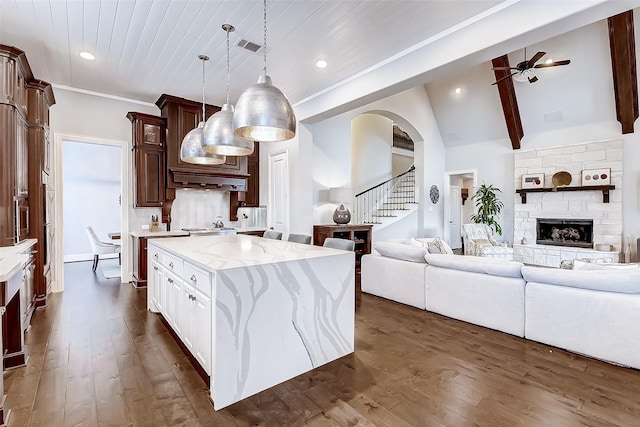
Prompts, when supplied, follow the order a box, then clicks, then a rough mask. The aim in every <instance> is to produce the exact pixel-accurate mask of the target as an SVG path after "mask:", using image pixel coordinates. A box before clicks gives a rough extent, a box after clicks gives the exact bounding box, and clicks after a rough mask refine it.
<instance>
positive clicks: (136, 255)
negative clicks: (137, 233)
mask: <svg viewBox="0 0 640 427" xmlns="http://www.w3.org/2000/svg"><path fill="white" fill-rule="evenodd" d="M148 240H149V239H147V238H146V237H134V238H133V283H134V284H135V286H136V287H145V286H147V242H148Z"/></svg>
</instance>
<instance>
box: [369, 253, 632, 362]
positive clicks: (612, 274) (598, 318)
mask: <svg viewBox="0 0 640 427" xmlns="http://www.w3.org/2000/svg"><path fill="white" fill-rule="evenodd" d="M379 245H383V246H384V245H386V246H393V245H395V246H397V245H398V243H393V244H387V243H380V244H377V245H374V249H376V250H374V251H373V253H372V254H370V255H365V256H363V257H362V276H361V288H362V291H363V292H366V293H370V294H373V295H377V296H380V297H383V298H387V299H390V300H393V301H397V302H401V303H403V304H407V305H411V306H413V307H417V308H420V309H426V310H427V311H432V312H435V313H439V314H442V315H445V316H448V317H452V318H455V319H459V320H463V321H466V322H469V323H473V324H477V325H480V326H484V327H487V328H491V329H495V330H499V331H502V332H506V333H509V334H513V335H516V336H519V337H524V338H527V339H531V340H534V341H538V342H541V343H544V344H549V345H552V346H556V347H560V348H564V349H566V350H569V351H573V352H576V353H580V354H584V355H587V356H591V357H594V358H597V359H601V360H605V361H607V362H611V363H615V364H620V365H624V366H630V367H633V368H637V369H640V267H639V266H638V265H637V264H636V265H629V264H627V265H624V266H612V268H609V267H608V266H589V267H588V268H590V269H589V270H561V269H555V268H546V267H531V266H524V265H523V264H522V263H519V262H515V261H507V260H499V259H487V258H481V257H473V256H463V255H439V254H429V253H428V250H427V249H426V248H418V247H411V245H404V246H405V247H404V248H401V247H398V249H397V250H393V247H392V250H389V249H388V247H387V248H384V250H383V251H382V252H384V253H385V255H381V254H380V252H379V251H378V249H379V248H377V246H379ZM420 255H422V259H421V258H420ZM616 267H620V269H616ZM592 268H593V269H598V270H593V269H592Z"/></svg>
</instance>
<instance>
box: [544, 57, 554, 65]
mask: <svg viewBox="0 0 640 427" xmlns="http://www.w3.org/2000/svg"><path fill="white" fill-rule="evenodd" d="M552 62H553V59H552V58H549V59H547V60H546V61H544V63H545V64H551V63H552Z"/></svg>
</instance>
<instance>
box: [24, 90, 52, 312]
mask: <svg viewBox="0 0 640 427" xmlns="http://www.w3.org/2000/svg"><path fill="white" fill-rule="evenodd" d="M26 91H27V107H28V114H27V126H28V130H27V136H28V143H27V146H28V158H29V168H28V170H29V175H28V181H29V208H30V209H29V223H30V225H31V227H30V228H31V233H30V237H32V238H34V239H37V240H38V242H37V243H36V244H35V246H34V255H35V263H34V269H33V275H34V277H33V286H34V289H33V299H32V304H33V307H41V306H44V305H46V304H47V298H48V296H49V295H50V294H51V284H52V283H53V268H54V267H53V262H52V260H53V253H54V251H53V247H54V241H53V239H54V237H55V224H54V219H53V203H54V200H53V199H54V186H53V176H50V175H49V174H50V172H51V140H50V132H49V107H51V106H52V105H53V104H55V98H54V96H53V91H52V89H51V85H49V83H46V82H43V81H32V82H27V84H26Z"/></svg>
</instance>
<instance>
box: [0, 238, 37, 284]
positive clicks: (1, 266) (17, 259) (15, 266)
mask: <svg viewBox="0 0 640 427" xmlns="http://www.w3.org/2000/svg"><path fill="white" fill-rule="evenodd" d="M37 242H38V240H37V239H27V240H25V241H24V242H22V243H20V244H19V245H16V246H3V247H0V282H4V281H7V280H9V279H10V278H11V276H13V275H14V274H15V273H16V272H17V271H19V270H20V269H21V268H22V267H23V266H24V264H25V263H26V262H27V261H28V260H29V255H27V254H25V253H23V252H24V251H26V250H27V249H29V248H30V247H32V246H33V245H35V244H36V243H37Z"/></svg>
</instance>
